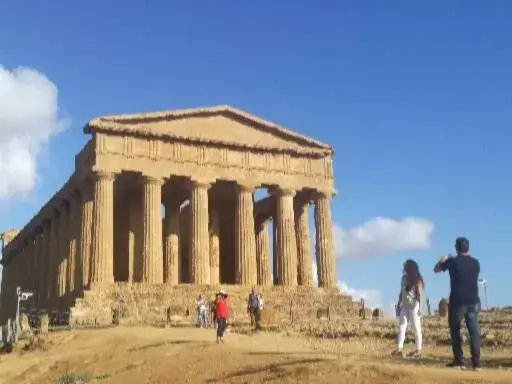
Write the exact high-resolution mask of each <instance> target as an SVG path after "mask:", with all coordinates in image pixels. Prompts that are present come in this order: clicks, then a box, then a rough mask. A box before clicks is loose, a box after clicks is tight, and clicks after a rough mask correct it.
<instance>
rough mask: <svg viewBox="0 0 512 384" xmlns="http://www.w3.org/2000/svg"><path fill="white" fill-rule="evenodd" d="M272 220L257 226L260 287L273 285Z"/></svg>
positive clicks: (257, 261) (257, 259)
mask: <svg viewBox="0 0 512 384" xmlns="http://www.w3.org/2000/svg"><path fill="white" fill-rule="evenodd" d="M269 224H270V220H264V221H262V222H260V223H257V224H256V265H257V269H258V285H272V279H271V274H270V257H269V250H270V249H269V248H270V234H269Z"/></svg>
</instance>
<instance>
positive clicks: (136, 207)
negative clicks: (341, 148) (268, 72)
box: [1, 106, 337, 318]
mask: <svg viewBox="0 0 512 384" xmlns="http://www.w3.org/2000/svg"><path fill="white" fill-rule="evenodd" d="M84 132H85V133H86V134H88V135H90V139H89V141H88V142H87V143H86V144H85V146H84V148H83V149H82V151H81V152H80V153H79V154H78V155H77V156H76V157H75V171H74V173H73V174H72V175H71V177H70V178H69V180H68V181H67V182H66V183H65V185H64V186H63V187H62V188H61V189H60V190H59V191H58V192H57V193H56V194H55V195H54V196H53V197H52V198H51V199H50V200H49V201H48V202H47V203H46V204H45V205H44V206H43V207H42V208H41V210H40V211H39V212H38V213H37V214H36V215H35V216H34V217H33V218H32V220H30V222H29V223H28V224H27V225H26V226H25V227H24V228H23V229H21V231H19V233H18V232H9V233H6V234H5V235H4V248H3V259H2V265H3V278H2V291H1V305H2V306H1V312H2V317H4V318H5V317H6V316H12V315H13V311H15V306H16V300H15V294H14V292H15V290H16V286H21V287H22V288H23V290H26V291H32V292H34V298H33V303H32V305H33V306H34V307H37V308H51V307H63V306H68V307H70V306H72V305H73V304H74V301H75V299H76V298H79V297H82V296H83V294H84V291H88V290H94V289H95V288H94V287H100V286H105V285H113V284H114V285H115V284H122V283H128V284H138V283H143V284H149V285H157V286H162V287H163V286H166V287H167V288H166V289H169V287H172V286H179V285H182V284H193V285H196V286H219V285H240V286H252V285H259V286H272V285H279V286H290V287H295V286H310V285H311V284H312V275H311V273H312V269H311V264H312V261H313V257H316V263H317V266H318V284H319V286H320V287H325V288H330V287H335V285H336V280H337V279H336V270H335V259H334V253H333V234H332V222H331V198H332V195H333V193H334V192H335V190H334V177H333V167H332V161H333V159H332V157H333V149H332V148H331V147H330V146H329V145H326V144H323V143H320V142H318V141H316V140H313V139H311V138H308V137H305V136H302V135H299V134H297V133H295V132H292V131H290V130H287V129H285V128H282V127H280V126H278V125H276V124H273V123H270V122H268V121H265V120H262V119H260V118H258V117H255V116H253V115H250V114H248V113H246V112H243V111H240V110H238V109H235V108H232V107H229V106H219V107H211V108H197V109H187V110H178V111H170V112H155V113H143V114H134V115H120V116H107V117H100V118H96V119H93V120H91V121H90V122H89V123H88V124H87V125H86V126H85V128H84ZM258 189H263V191H264V192H265V193H266V196H264V197H262V198H260V199H259V200H257V199H256V197H255V195H256V194H255V192H256V190H258ZM310 205H312V209H311V210H312V211H313V216H314V225H315V239H312V238H311V237H312V236H310V225H309V207H310ZM312 240H315V241H314V247H313V246H312ZM272 276H273V279H272Z"/></svg>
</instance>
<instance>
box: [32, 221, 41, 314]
mask: <svg viewBox="0 0 512 384" xmlns="http://www.w3.org/2000/svg"><path fill="white" fill-rule="evenodd" d="M41 240H42V239H41V229H40V228H37V229H36V232H35V235H34V240H33V242H34V252H33V254H32V263H31V264H32V273H31V276H32V283H31V284H30V290H31V291H32V292H33V293H34V298H33V300H34V302H35V303H36V304H37V299H38V296H39V295H38V293H39V280H40V277H41V276H40V275H39V273H40V268H41V266H40V263H41V251H42V248H43V247H42V242H41Z"/></svg>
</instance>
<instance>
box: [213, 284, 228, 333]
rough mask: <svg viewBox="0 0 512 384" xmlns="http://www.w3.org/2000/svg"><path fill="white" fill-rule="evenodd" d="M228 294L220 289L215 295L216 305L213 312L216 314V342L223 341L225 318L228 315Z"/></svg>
mask: <svg viewBox="0 0 512 384" xmlns="http://www.w3.org/2000/svg"><path fill="white" fill-rule="evenodd" d="M227 300H228V294H227V293H226V292H225V291H220V292H219V294H218V295H217V305H216V308H215V314H216V316H217V343H218V342H219V341H220V342H224V331H225V330H226V327H227V319H228V316H229V306H228V301H227Z"/></svg>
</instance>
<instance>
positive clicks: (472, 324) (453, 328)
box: [448, 303, 480, 364]
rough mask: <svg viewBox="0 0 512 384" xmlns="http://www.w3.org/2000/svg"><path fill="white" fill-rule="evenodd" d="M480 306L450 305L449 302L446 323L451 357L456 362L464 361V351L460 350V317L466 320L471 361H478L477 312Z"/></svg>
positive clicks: (478, 327)
mask: <svg viewBox="0 0 512 384" xmlns="http://www.w3.org/2000/svg"><path fill="white" fill-rule="evenodd" d="M479 312H480V306H479V305H478V304H474V305H456V304H455V305H452V304H451V303H450V305H449V310H448V323H449V325H450V334H451V338H452V350H453V357H454V358H455V360H456V361H457V362H458V363H463V362H464V353H463V351H462V340H461V337H460V323H461V321H462V318H464V321H465V322H466V327H467V329H468V332H469V339H470V347H471V362H472V363H473V364H478V363H480V326H479V324H478V314H479Z"/></svg>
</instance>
